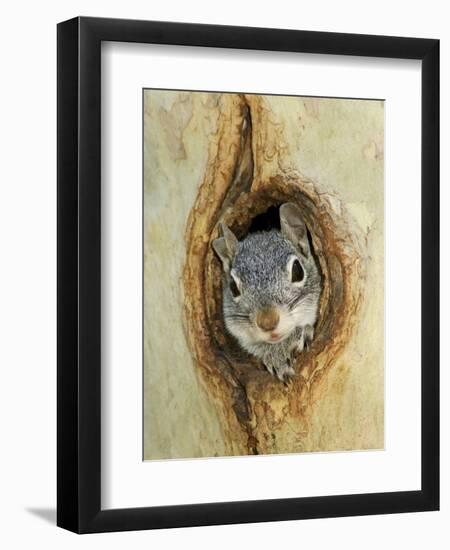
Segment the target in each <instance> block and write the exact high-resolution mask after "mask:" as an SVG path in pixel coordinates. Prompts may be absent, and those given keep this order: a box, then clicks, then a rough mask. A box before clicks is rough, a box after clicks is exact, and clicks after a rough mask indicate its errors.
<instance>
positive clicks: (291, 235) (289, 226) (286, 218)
mask: <svg viewBox="0 0 450 550" xmlns="http://www.w3.org/2000/svg"><path fill="white" fill-rule="evenodd" d="M280 226H281V233H282V234H283V235H284V236H285V237H286V238H287V239H289V240H290V241H291V243H292V244H293V245H294V246H298V248H299V249H300V252H301V253H302V254H303V255H304V256H308V255H309V253H310V249H309V241H308V230H307V229H306V225H305V222H304V221H303V218H302V213H301V210H300V208H299V207H298V206H297V205H296V204H294V203H293V202H285V203H284V204H282V205H281V206H280Z"/></svg>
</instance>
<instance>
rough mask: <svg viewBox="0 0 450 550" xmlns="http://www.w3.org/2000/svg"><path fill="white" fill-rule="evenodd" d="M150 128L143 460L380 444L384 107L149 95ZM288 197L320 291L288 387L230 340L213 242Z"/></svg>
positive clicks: (242, 97) (147, 117) (242, 229)
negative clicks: (222, 228)
mask: <svg viewBox="0 0 450 550" xmlns="http://www.w3.org/2000/svg"><path fill="white" fill-rule="evenodd" d="M144 122H145V124H144V130H145V140H144V141H145V174H144V179H145V188H144V198H145V226H144V248H145V267H144V293H145V332H144V360H145V361H144V368H145V371H144V382H145V395H144V398H145V399H144V410H145V418H144V441H145V457H146V458H159V457H182V456H185V457H189V456H217V455H219V456H223V455H238V454H268V453H288V452H302V451H324V450H341V449H367V448H381V447H383V439H384V430H383V425H384V419H383V416H384V415H383V411H384V406H383V104H382V102H363V101H350V100H345V101H343V100H331V99H312V98H284V97H275V96H273V97H267V96H265V97H261V96H256V95H237V94H203V93H188V92H186V93H175V92H153V91H148V92H146V96H145V121H144ZM288 200H290V201H294V202H296V203H297V204H298V205H299V206H301V208H302V210H303V212H304V216H305V221H306V223H307V225H308V228H309V230H310V233H311V237H312V241H313V246H314V250H315V252H316V254H317V257H318V259H319V261H320V265H321V269H322V273H323V277H324V290H323V293H322V299H321V307H320V318H319V321H318V324H317V327H316V337H315V339H314V342H313V345H312V346H311V348H310V349H309V350H308V351H307V352H305V353H303V354H301V355H300V356H299V358H298V359H297V365H296V371H297V376H296V377H295V378H294V381H293V383H292V384H290V385H289V386H285V385H283V384H281V383H280V382H279V381H278V380H277V379H275V378H273V377H271V376H270V375H269V374H268V373H267V372H266V371H264V369H262V368H261V365H258V362H257V361H256V360H254V359H252V358H250V357H248V356H246V355H245V354H244V353H242V352H241V350H240V349H239V346H238V345H237V344H236V343H235V342H234V341H233V340H232V338H231V337H229V336H227V334H226V331H225V329H224V326H223V320H222V315H221V276H220V274H221V266H220V262H219V261H218V259H217V258H216V257H215V255H214V253H213V251H212V248H211V242H212V240H213V239H214V238H215V237H217V224H218V222H219V221H221V220H223V221H225V222H226V223H227V224H228V225H229V226H230V227H231V228H232V229H233V231H234V232H235V233H236V234H237V235H238V237H242V236H244V235H245V233H246V231H247V230H248V228H249V226H250V223H251V221H252V219H253V218H254V217H255V216H256V215H258V214H261V213H263V212H264V211H266V210H267V208H268V207H270V206H273V205H279V204H281V203H282V202H284V201H288ZM178 283H179V284H178ZM181 327H184V330H182V329H181Z"/></svg>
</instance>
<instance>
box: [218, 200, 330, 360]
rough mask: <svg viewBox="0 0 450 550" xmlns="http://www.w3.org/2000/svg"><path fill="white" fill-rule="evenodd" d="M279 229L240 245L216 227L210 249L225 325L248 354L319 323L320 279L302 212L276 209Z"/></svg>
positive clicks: (286, 207)
mask: <svg viewBox="0 0 450 550" xmlns="http://www.w3.org/2000/svg"><path fill="white" fill-rule="evenodd" d="M279 212H280V227H281V230H277V229H271V230H270V231H262V232H255V233H249V234H248V235H247V236H246V237H245V238H244V239H243V240H241V241H238V239H237V238H236V236H235V235H234V234H233V232H232V231H231V229H230V228H229V227H227V226H226V225H225V224H224V223H221V224H220V231H221V236H220V237H219V238H217V239H215V240H214V241H213V243H212V246H213V248H214V250H215V252H216V254H217V255H218V257H219V258H220V260H221V262H222V273H223V275H222V293H223V314H224V321H225V326H226V328H227V329H228V331H229V332H230V333H231V334H232V335H233V336H235V337H236V338H237V340H238V341H239V342H240V344H241V345H242V346H243V347H244V348H245V349H247V350H249V349H251V348H252V346H257V345H258V344H262V343H264V344H266V343H269V344H277V343H279V342H281V341H283V340H284V339H286V338H287V337H288V336H289V335H290V334H291V333H292V332H293V331H294V330H295V329H296V328H297V327H301V326H306V325H311V326H313V325H314V323H315V322H316V320H317V313H318V303H319V297H320V292H321V276H320V270H319V267H318V264H317V261H316V259H315V257H314V254H313V252H312V249H311V245H310V242H309V237H308V230H307V227H306V225H305V223H304V221H303V219H302V214H301V211H300V209H299V208H298V207H297V206H296V205H295V204H293V203H285V204H283V205H282V206H281V207H280V211H279Z"/></svg>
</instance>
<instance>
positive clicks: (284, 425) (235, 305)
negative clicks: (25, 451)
mask: <svg viewBox="0 0 450 550" xmlns="http://www.w3.org/2000/svg"><path fill="white" fill-rule="evenodd" d="M438 508H439V41H438V40H435V39H417V38H399V37H387V36H368V35H350V34H336V33H321V32H309V31H300V30H299V31H293V30H280V29H262V28H249V27H227V26H213V25H200V24H180V23H170V22H155V21H131V20H130V21H128V20H113V19H97V18H84V17H79V18H75V19H72V20H69V21H66V22H63V23H60V24H59V25H58V506H57V522H58V525H59V526H61V527H64V528H66V529H69V530H71V531H75V532H77V533H93V532H103V531H121V530H135V529H154V528H168V527H182V526H195V525H216V524H229V523H238V522H264V521H278V520H293V519H307V518H319V517H333V516H350V515H362V514H384V513H397V512H418V511H427V510H438Z"/></svg>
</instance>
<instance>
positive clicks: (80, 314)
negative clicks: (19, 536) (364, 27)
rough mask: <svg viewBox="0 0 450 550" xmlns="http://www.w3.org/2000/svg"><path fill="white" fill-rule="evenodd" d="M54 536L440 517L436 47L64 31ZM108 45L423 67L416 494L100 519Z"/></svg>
mask: <svg viewBox="0 0 450 550" xmlns="http://www.w3.org/2000/svg"><path fill="white" fill-rule="evenodd" d="M57 36H58V38H57V40H58V61H57V68H58V107H57V109H58V127H57V142H58V171H57V179H58V201H57V206H58V247H57V248H58V264H57V265H58V274H57V276H58V321H57V325H58V354H57V358H58V376H57V380H58V382H57V390H58V401H57V418H58V420H57V437H58V458H57V467H58V473H57V485H58V490H57V501H58V502H57V524H58V525H59V526H60V527H63V528H66V529H69V530H71V531H74V532H76V533H94V532H106V531H124V530H136V529H155V528H168V527H184V526H196V525H217V524H230V523H247V522H265V521H278V520H294V519H307V518H325V517H336V516H352V515H367V514H388V513H398V512H419V511H427V510H438V509H439V41H438V40H434V39H418V38H399V37H390V36H369V35H356V34H337V33H325V32H309V31H296V30H280V29H265V28H248V27H227V26H217V25H200V24H184V23H183V24H181V23H172V22H159V21H158V22H156V21H133V20H119V19H115V20H114V19H101V18H87V17H77V18H75V19H71V20H69V21H65V22H63V23H60V24H59V25H58V32H57ZM102 41H117V42H140V43H152V44H170V45H179V46H182V45H185V46H206V47H211V48H217V47H220V48H241V49H251V50H271V51H284V52H304V53H315V54H337V55H351V56H366V57H382V58H404V59H419V60H421V61H422V115H421V116H422V174H421V178H422V195H421V200H422V273H421V274H422V294H421V306H422V325H421V327H422V329H421V330H422V332H421V342H422V357H421V369H422V375H421V384H422V389H421V392H422V393H421V415H422V416H421V418H422V426H421V437H422V441H421V445H422V452H421V460H422V463H421V468H422V474H421V475H422V485H421V486H422V489H421V490H420V491H406V492H387V493H375V494H372V493H371V494H345V495H339V496H320V497H307V498H289V499H288V498H284V499H276V500H258V501H245V502H215V503H208V504H195V505H176V506H158V507H148V508H132V509H113V510H102V509H101V500H100V495H101V462H100V457H101V417H100V393H101V392H100V390H101V369H100V353H101V346H100V341H101V338H100V336H101V315H100V307H101V303H100V302H101V301H100V296H101V276H100V274H101V273H100V266H101V263H100V247H101V234H100V210H101V209H100V201H101V190H100V166H101V153H100V151H101V149H100V124H101V121H100V112H101V109H100V106H101V104H100V101H101V91H100V69H101V66H100V65H101V62H100V49H101V43H102Z"/></svg>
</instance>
